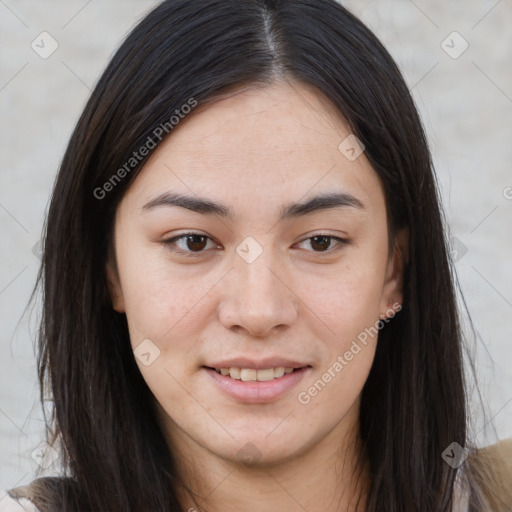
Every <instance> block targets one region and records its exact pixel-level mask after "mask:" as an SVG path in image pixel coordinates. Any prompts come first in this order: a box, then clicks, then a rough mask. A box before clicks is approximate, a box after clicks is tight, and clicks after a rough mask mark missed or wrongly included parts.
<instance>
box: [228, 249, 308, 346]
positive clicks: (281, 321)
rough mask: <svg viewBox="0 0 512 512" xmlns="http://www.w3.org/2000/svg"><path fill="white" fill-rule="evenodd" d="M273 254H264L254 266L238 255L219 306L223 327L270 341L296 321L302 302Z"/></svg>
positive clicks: (266, 252) (266, 251) (267, 251)
mask: <svg viewBox="0 0 512 512" xmlns="http://www.w3.org/2000/svg"><path fill="white" fill-rule="evenodd" d="M270 253H271V251H270V250H264V251H263V253H262V254H261V255H260V256H259V257H258V258H257V259H256V260H255V261H253V262H252V263H248V262H247V261H245V260H244V259H243V258H241V257H239V256H238V255H237V254H235V256H234V268H233V270H232V271H231V272H229V274H228V276H227V279H228V280H229V281H228V282H227V283H225V286H224V287H223V291H224V294H223V297H222V300H221V302H220V305H219V318H220V322H221V323H222V324H223V325H224V327H226V328H228V329H231V330H239V331H241V330H245V331H247V333H249V334H250V335H251V336H253V337H268V336H269V335H271V333H272V331H273V330H275V331H278V330H283V329H285V328H286V327H289V326H291V325H292V324H293V322H294V321H295V320H296V318H297V314H298V305H299V299H298V297H297V295H296V294H295V293H294V291H293V289H292V287H291V286H290V279H289V277H288V276H287V274H286V271H285V270H284V269H283V266H282V265H279V264H278V262H277V259H276V258H274V257H273V256H272V254H270Z"/></svg>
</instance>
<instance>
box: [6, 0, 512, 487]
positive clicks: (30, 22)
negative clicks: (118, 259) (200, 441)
mask: <svg viewBox="0 0 512 512" xmlns="http://www.w3.org/2000/svg"><path fill="white" fill-rule="evenodd" d="M156 3H157V2H154V1H149V0H138V1H135V0H103V1H100V0H90V1H86V0H66V1H64V0H51V1H49V0H45V1H41V0H38V1H35V0H32V1H29V0H0V45H1V51H0V105H1V118H0V119H1V124H2V128H1V132H0V133H1V148H2V159H1V161H0V167H1V171H0V235H1V236H0V262H1V264H0V326H1V329H0V489H1V488H4V489H5V488H10V487H13V486H15V485H18V484H22V483H25V482H28V481H30V480H31V479H32V478H33V477H34V472H35V470H36V469H37V468H38V464H37V463H36V460H34V459H37V457H36V455H37V454H38V451H37V450H36V452H35V453H34V459H33V458H32V456H31V455H32V453H33V450H34V449H35V448H36V447H37V446H38V445H39V444H40V443H41V441H42V432H43V423H42V420H41V413H40V410H39V405H38V403H37V396H38V395H37V393H38V390H37V388H36V382H35V376H36V371H35V360H34V352H33V340H34V338H35V336H34V334H35V330H36V325H37V318H38V313H39V311H38V309H37V308H36V309H35V310H34V311H33V312H32V313H31V314H29V312H27V314H25V315H24V316H23V312H24V309H25V306H26V304H27V301H28V298H29V295H30V293H31V290H32V287H33V285H34V282H35V278H36V273H37V270H38V265H39V258H38V256H37V248H36V249H34V246H35V245H36V244H37V242H38V240H39V239H40V233H41V229H42V223H43V217H44V213H45V210H46V207H47V203H48V200H49V194H50V191H51V186H52V183H53V180H54V178H55V175H56V171H57V168H58V165H59V162H60V159H61V158H62V155H63V152H64V149H65V146H66V144H67V141H68V138H69V136H70V134H71V131H72V129H73V127H74V124H75V122H76V121H77V119H78V116H79V115H80V113H81V111H82V108H83V106H84V104H85V102H86V100H87V98H88V96H89V94H90V91H91V88H92V87H93V85H94V84H95V82H96V80H97V79H98V77H99V74H100V73H101V72H102V71H103V69H104V67H105V66H106V64H107V62H108V60H109V58H110V56H111V55H112V53H113V51H114V50H115V49H116V48H117V47H118V45H119V43H120V42H121V40H122V38H123V37H124V36H125V34H126V32H127V31H128V30H129V29H130V28H131V27H132V26H133V25H134V24H135V23H136V22H137V20H139V19H140V18H141V17H142V16H143V14H144V13H145V12H146V11H147V10H148V9H149V8H151V7H153V6H154V5H156ZM344 4H345V5H347V6H348V7H349V8H350V9H351V10H352V11H353V12H354V13H356V14H357V15H358V16H360V17H361V18H362V19H363V21H365V22H366V23H367V24H368V25H369V26H370V27H371V28H372V29H373V30H374V31H375V32H376V34H377V35H378V36H379V37H380V38H381V40H382V41H383V43H384V45H385V46H386V47H387V48H388V50H389V51H390V52H391V54H392V55H393V57H394V58H395V59H396V60H397V62H398V64H399V66H400V68H401V69H402V71H403V73H404V75H405V78H406V80H407V82H408V84H409V86H410V88H411V90H412V93H413V95H414V98H415V100H416V102H417V105H418V107H419V109H420V111H421V114H422V117H423V120H424V124H425V128H426V131H427V133H428V137H429V140H430V143H431V147H432V152H433V157H434V162H435V165H436V168H437V172H438V177H439V185H440V188H441V194H442V199H443V201H444V206H445V210H446V216H447V221H448V225H449V229H450V233H451V236H452V237H454V249H455V250H456V251H457V254H456V255H455V253H454V255H455V256H456V259H457V263H456V270H457V274H458V276H459V280H460V283H461V288H462V291H463V293H464V295H465V298H466V301H467V305H468V308H469V311H470V314H471V316H472V318H473V321H474V325H475V327H476V329H477V332H478V340H477V342H476V343H473V344H470V345H469V351H470V353H471V354H472V356H473V357H474V358H475V359H476V368H477V376H478V385H479V389H480V391H481V392H482V394H483V398H484V403H485V406H486V409H487V416H486V417H484V416H482V415H481V414H479V413H478V411H476V410H475V413H474V415H473V419H474V422H473V423H474V425H473V433H474V435H475V436H476V439H477V441H478V442H479V443H480V444H488V443H490V442H494V441H495V440H496V439H497V438H506V437H510V436H512V369H511V361H512V357H511V356H512V327H511V324H510V322H509V319H510V318H511V317H512V265H511V261H512V236H511V235H512V229H511V227H512V170H511V165H510V162H511V160H512V158H511V157H512V137H511V135H512V64H511V62H512V59H511V56H512V55H511V54H512V30H511V27H512V0H499V1H497V0H491V1H487V0H478V1H477V0H471V1H462V0H460V1H450V2H447V1H442V0H438V1H432V0H425V1H421V0H417V1H415V2H413V1H410V0H392V1H390V0H380V1H377V0H363V1H353V2H350V3H349V2H344ZM45 31H46V32H48V33H49V34H50V35H51V37H52V38H53V39H54V40H55V41H56V42H57V44H58V48H57V50H56V51H55V52H54V53H53V54H51V55H50V56H49V57H48V58H42V57H41V56H40V55H39V54H38V53H36V51H34V49H33V48H32V47H31V44H32V42H33V41H35V43H34V46H35V45H39V47H37V46H36V48H38V50H39V51H40V52H42V51H44V50H45V51H47V50H48V49H49V48H51V47H50V39H48V36H40V34H41V33H42V32H45ZM454 31H456V32H458V34H460V36H458V35H453V34H452V33H453V32H454ZM461 38H463V39H461ZM41 39H43V42H41ZM443 41H445V42H444V43H443ZM464 41H466V42H467V45H468V48H467V49H466V50H465V51H464V52H463V53H461V51H462V50H463V49H464V48H465V46H466V43H465V42H464ZM43 46H44V48H43ZM450 53H451V55H450ZM459 53H461V54H460V55H459ZM454 57H456V58H454ZM470 391H471V392H473V394H474V396H476V394H475V390H474V388H473V387H472V388H471V389H470ZM484 427H485V428H484ZM50 462H51V460H50V461H47V462H46V463H42V464H43V466H47V465H48V464H49V463H50ZM55 468H56V464H54V465H53V466H50V467H49V469H48V471H49V472H50V473H51V472H52V471H54V470H55Z"/></svg>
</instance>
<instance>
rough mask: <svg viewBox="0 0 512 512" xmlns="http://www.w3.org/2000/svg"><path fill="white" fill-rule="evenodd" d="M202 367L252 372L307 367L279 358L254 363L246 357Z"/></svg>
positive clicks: (297, 362)
mask: <svg viewBox="0 0 512 512" xmlns="http://www.w3.org/2000/svg"><path fill="white" fill-rule="evenodd" d="M204 366H208V367H210V368H217V369H219V368H251V369H253V370H265V369H267V368H279V367H280V366H283V367H284V368H303V367H304V366H308V364H307V363H301V362H299V361H292V360H290V359H283V358H280V357H268V358H266V359H260V360H259V361H255V360H254V359H248V358H246V357H237V358H234V359H227V360H224V361H217V362H214V363H207V364H205V365H204Z"/></svg>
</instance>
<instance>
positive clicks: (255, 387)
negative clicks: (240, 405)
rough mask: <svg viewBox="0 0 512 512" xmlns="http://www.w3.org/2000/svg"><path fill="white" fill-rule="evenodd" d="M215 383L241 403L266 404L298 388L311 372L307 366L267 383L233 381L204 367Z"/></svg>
mask: <svg viewBox="0 0 512 512" xmlns="http://www.w3.org/2000/svg"><path fill="white" fill-rule="evenodd" d="M203 370H206V372H207V374H208V375H210V377H211V378H212V379H213V380H214V382H215V383H216V384H217V385H218V386H219V387H220V388H221V389H222V390H223V391H224V392H225V393H227V394H228V395H229V396H231V397H232V398H234V399H235V400H237V401H239V402H246V403H253V404H256V403H265V402H272V401H274V400H277V399H278V398H279V397H281V396H282V395H284V393H286V392H287V391H289V390H290V389H291V388H293V387H294V386H296V385H297V384H298V383H299V382H300V381H301V380H302V378H303V377H304V375H305V373H306V372H307V371H309V370H311V367H309V366H306V367H304V368H301V369H300V370H296V371H294V372H292V373H287V374H285V375H283V376H282V377H280V378H278V379H272V380H267V381H262V382H260V381H257V380H251V381H243V380H238V379H232V378H231V377H229V376H226V375H221V374H220V373H217V372H216V371H215V370H212V369H210V368H205V367H203Z"/></svg>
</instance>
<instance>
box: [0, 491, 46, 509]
mask: <svg viewBox="0 0 512 512" xmlns="http://www.w3.org/2000/svg"><path fill="white" fill-rule="evenodd" d="M0 512H40V510H39V509H38V508H37V507H36V506H35V505H34V504H33V503H32V502H31V501H30V500H27V499H26V498H20V499H19V500H15V499H14V498H11V497H10V496H9V495H8V494H7V492H6V491H4V492H2V493H1V494H0Z"/></svg>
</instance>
